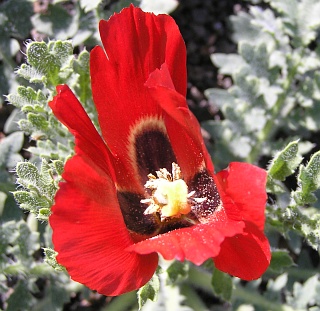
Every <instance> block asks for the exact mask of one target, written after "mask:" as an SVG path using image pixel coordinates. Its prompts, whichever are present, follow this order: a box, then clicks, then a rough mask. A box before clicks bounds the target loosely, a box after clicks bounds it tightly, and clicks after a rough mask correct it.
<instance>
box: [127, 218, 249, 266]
mask: <svg viewBox="0 0 320 311" xmlns="http://www.w3.org/2000/svg"><path fill="white" fill-rule="evenodd" d="M243 227H244V224H243V223H242V222H228V221H226V220H225V219H223V220H221V221H219V220H218V221H216V222H211V223H207V224H199V225H194V226H192V227H189V228H183V229H178V230H173V231H170V232H168V233H165V234H161V235H157V236H155V237H153V238H151V239H147V240H145V241H142V242H139V243H137V244H134V245H132V246H130V247H129V248H128V250H132V251H135V252H137V253H139V254H149V253H152V252H158V253H160V254H161V255H162V256H163V257H164V259H167V260H171V259H178V260H180V261H183V260H185V259H186V260H189V261H191V262H193V263H194V264H196V265H200V264H202V263H203V262H204V261H205V260H207V259H208V258H211V257H215V256H217V255H218V254H219V252H220V245H221V243H222V242H223V240H224V239H225V237H228V236H233V235H235V234H237V233H241V232H242V230H243Z"/></svg>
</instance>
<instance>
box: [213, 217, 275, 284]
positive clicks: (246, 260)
mask: <svg viewBox="0 0 320 311" xmlns="http://www.w3.org/2000/svg"><path fill="white" fill-rule="evenodd" d="M270 259H271V253H270V245H269V242H268V240H267V238H266V237H265V235H264V234H263V232H262V231H260V230H259V229H258V228H257V227H256V226H255V225H253V224H252V223H246V227H245V229H244V232H243V233H242V234H237V235H235V236H233V237H226V239H225V240H224V241H223V242H222V244H221V250H220V253H219V255H218V256H217V257H215V258H214V263H215V266H216V268H218V269H219V270H221V271H224V272H227V273H229V274H231V275H233V276H237V277H239V278H241V279H243V280H247V281H251V280H255V279H257V278H259V277H260V276H261V275H262V274H263V273H264V272H265V271H266V270H267V268H268V266H269V264H270Z"/></svg>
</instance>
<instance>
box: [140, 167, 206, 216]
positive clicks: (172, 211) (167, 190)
mask: <svg viewBox="0 0 320 311" xmlns="http://www.w3.org/2000/svg"><path fill="white" fill-rule="evenodd" d="M156 175H157V176H154V175H153V174H149V175H148V178H149V180H148V181H147V182H146V184H145V185H144V187H145V188H146V189H149V190H151V196H150V197H148V198H146V199H143V200H141V203H144V204H148V205H149V206H148V208H147V209H146V210H145V211H144V214H145V215H148V214H155V213H157V214H159V215H160V219H161V221H164V220H166V219H168V218H171V217H173V218H179V217H181V216H182V215H187V214H189V213H190V212H191V207H192V205H194V204H197V203H201V202H204V201H205V200H206V198H195V197H194V195H195V191H191V192H188V186H187V184H186V182H185V181H184V180H183V178H182V174H181V169H180V167H179V166H178V164H176V163H172V173H170V172H169V171H168V170H167V169H165V168H162V169H160V170H159V171H156Z"/></svg>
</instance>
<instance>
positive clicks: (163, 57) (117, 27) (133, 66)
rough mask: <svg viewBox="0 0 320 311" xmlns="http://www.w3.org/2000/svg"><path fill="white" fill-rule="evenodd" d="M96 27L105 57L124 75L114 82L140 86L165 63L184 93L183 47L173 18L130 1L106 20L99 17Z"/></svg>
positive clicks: (184, 60)
mask: <svg viewBox="0 0 320 311" xmlns="http://www.w3.org/2000/svg"><path fill="white" fill-rule="evenodd" d="M99 28H100V35H101V40H102V43H103V45H104V49H105V51H106V54H107V55H108V59H109V61H110V63H111V64H113V66H115V67H117V68H116V70H117V72H118V74H119V77H121V80H122V79H123V81H117V82H116V83H123V82H129V83H125V84H124V86H125V87H126V88H131V89H135V88H140V87H141V86H142V85H143V84H144V83H145V82H146V81H147V79H148V77H149V75H150V73H151V72H153V71H154V70H155V69H157V68H160V66H161V65H162V64H163V63H166V64H167V65H168V69H169V72H170V76H171V77H172V80H173V84H174V86H175V89H176V90H177V91H178V92H179V93H180V94H182V95H183V96H185V95H186V88H187V84H186V83H187V72H186V47H185V44H184V41H183V39H182V36H181V34H180V31H179V29H178V27H177V25H176V23H175V21H174V20H173V18H171V17H170V16H168V15H154V14H152V13H145V12H143V11H142V10H141V9H139V8H135V7H133V6H132V5H131V6H130V7H129V8H126V9H123V10H122V11H121V13H120V14H115V15H114V16H112V17H111V18H110V19H109V20H108V21H107V22H106V21H103V20H102V21H101V22H100V25H99ZM107 73H108V72H106V74H107ZM120 89H121V87H120ZM121 90H122V92H125V91H126V90H123V89H121Z"/></svg>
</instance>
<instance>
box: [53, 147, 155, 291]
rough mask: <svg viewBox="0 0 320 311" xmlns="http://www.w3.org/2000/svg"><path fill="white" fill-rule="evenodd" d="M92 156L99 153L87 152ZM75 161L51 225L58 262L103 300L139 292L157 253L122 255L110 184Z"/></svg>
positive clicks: (122, 236) (122, 230)
mask: <svg viewBox="0 0 320 311" xmlns="http://www.w3.org/2000/svg"><path fill="white" fill-rule="evenodd" d="M92 152H93V153H94V154H97V153H99V150H96V149H94V150H92ZM92 164H93V163H91V162H89V163H88V162H87V161H86V160H84V159H83V158H82V157H80V156H74V157H73V158H72V159H71V160H69V161H68V162H67V164H66V167H65V172H64V174H63V178H64V180H65V182H62V183H60V189H59V191H58V193H57V195H56V197H55V205H54V206H53V207H52V215H51V216H50V225H51V226H52V229H53V243H54V248H55V250H56V251H57V252H58V253H59V255H58V256H57V260H58V262H59V263H60V264H62V265H63V266H65V267H66V269H67V271H68V272H69V274H70V276H71V277H72V279H74V280H75V281H77V282H80V283H83V284H85V285H87V286H88V287H90V288H91V289H93V290H97V291H98V292H99V293H101V294H104V295H111V296H114V295H120V294H123V293H125V292H128V291H132V290H135V289H138V288H139V287H141V286H142V285H144V284H145V283H146V282H147V281H148V280H149V279H150V278H151V276H152V275H153V273H154V272H155V269H156V267H157V263H158V257H157V254H150V255H144V256H142V255H138V254H135V253H130V252H127V251H125V248H126V247H128V246H129V245H131V244H132V243H133V242H132V239H131V237H130V235H129V233H128V230H127V228H126V226H125V224H124V221H123V218H122V214H121V212H120V208H119V206H118V202H117V196H116V192H115V188H114V184H113V182H112V181H111V180H110V179H109V178H107V177H106V176H101V175H100V174H99V173H98V172H96V171H95V170H94V169H93V166H92Z"/></svg>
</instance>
